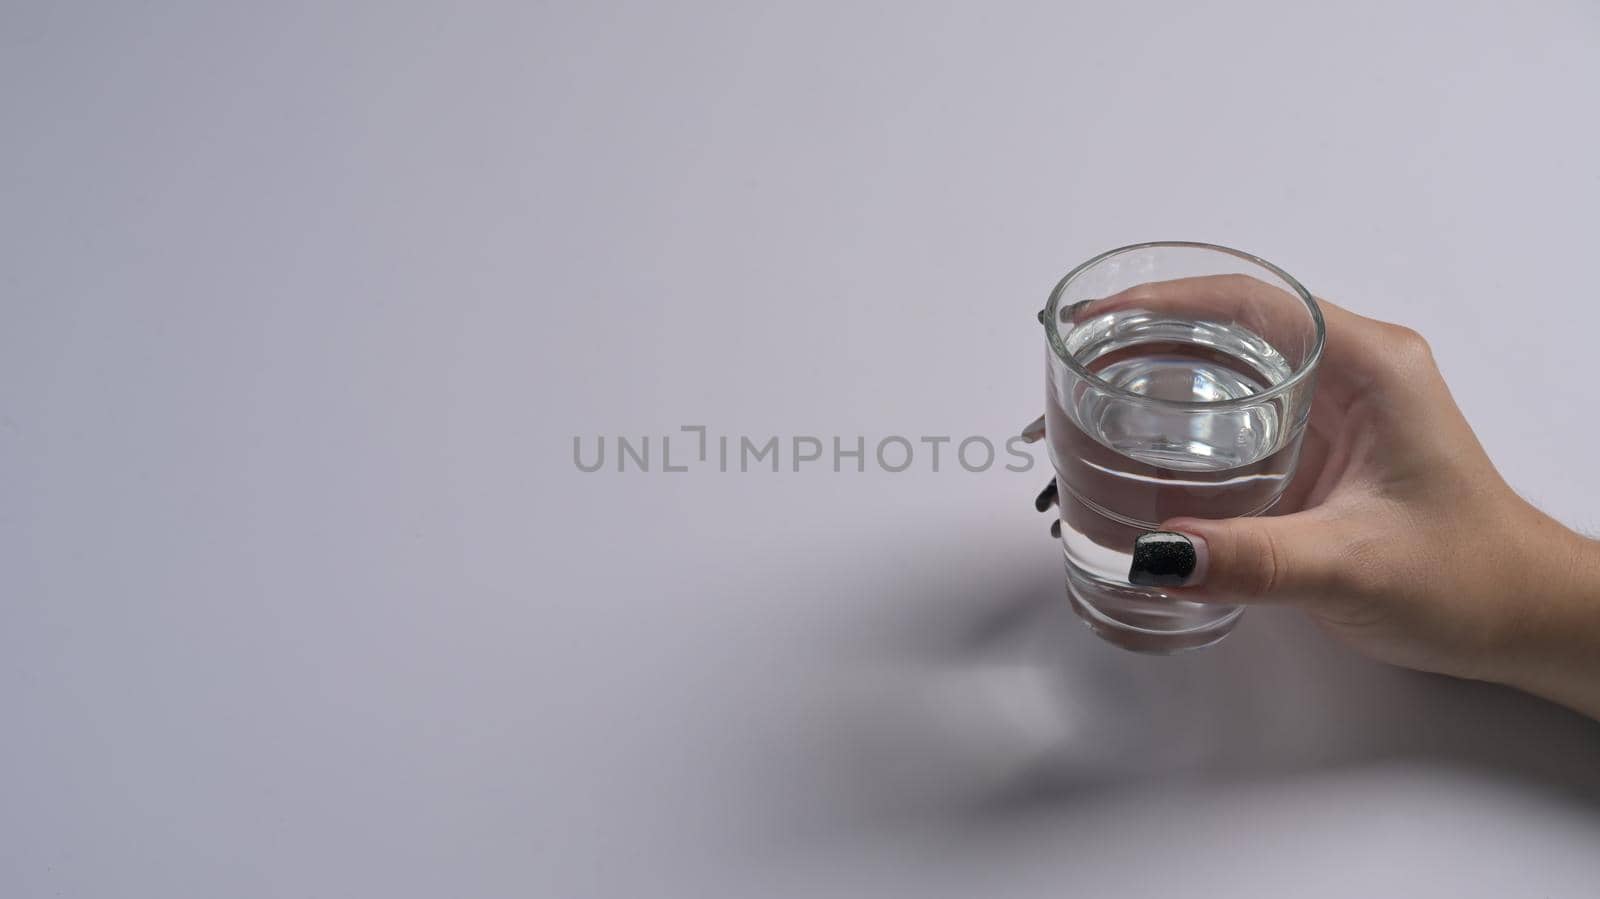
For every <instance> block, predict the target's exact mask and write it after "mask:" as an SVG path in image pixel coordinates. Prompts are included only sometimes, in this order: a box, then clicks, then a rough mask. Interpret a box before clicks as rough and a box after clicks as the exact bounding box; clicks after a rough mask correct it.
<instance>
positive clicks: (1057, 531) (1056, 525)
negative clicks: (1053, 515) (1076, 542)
mask: <svg viewBox="0 0 1600 899" xmlns="http://www.w3.org/2000/svg"><path fill="white" fill-rule="evenodd" d="M1050 536H1052V537H1054V538H1056V539H1057V540H1060V539H1061V519H1059V518H1057V519H1056V520H1055V521H1052V522H1050Z"/></svg>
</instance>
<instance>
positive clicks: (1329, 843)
mask: <svg viewBox="0 0 1600 899" xmlns="http://www.w3.org/2000/svg"><path fill="white" fill-rule="evenodd" d="M1597 46H1600V7H1597V6H1595V5H1594V4H1593V3H1590V2H1581V0H1574V2H1567V3H1556V2H1549V3H1526V4H1519V5H1517V6H1516V7H1515V9H1513V6H1512V5H1510V4H1466V3H1442V2H1441V3H1432V4H1396V3H1337V4H1285V3H1259V4H1238V3H1224V4H1209V3H1170V4H1117V3H1040V4H1033V5H1025V4H1002V3H983V4H959V5H956V4H940V3H900V4H876V3H872V4H859V3H851V4H828V3H781V4H773V3H721V4H713V3H675V4H665V3H662V4H645V3H638V4H617V3H549V2H535V3H531V4H529V3H506V4H503V5H496V4H482V3H451V4H444V3H439V4H433V5H431V6H423V5H418V4H396V3H371V4H365V5H352V4H320V3H319V4H294V5H285V4H253V5H248V6H246V5H238V6H233V5H222V4H213V3H195V4H192V5H186V6H179V5H175V4H133V3H115V4H112V3H106V4H99V5H88V4H75V3H31V2H24V3H16V2H13V3H9V4H6V5H5V7H4V8H3V9H0V123H3V126H0V127H3V140H0V261H3V264H0V304H3V306H0V313H3V316H0V894H4V895H6V896H16V897H31V896H57V895H60V896H152V897H171V896H244V897H248V896H296V897H301V896H384V897H397V896H495V895H500V896H551V897H576V896H607V897H610V896H625V897H645V896H649V897H655V896H663V897H665V896H695V897H700V896H739V897H748V896H784V895H829V894H832V895H847V896H848V895H854V896H861V895H869V894H870V895H885V896H890V895H903V896H918V897H929V896H953V897H965V896H985V897H991V896H996V897H997V896H1051V897H1055V896H1063V895H1085V896H1091V895H1094V896H1098V895H1136V896H1137V895H1150V896H1156V895H1161V896H1170V895H1204V894H1209V893H1212V892H1220V891H1221V890H1223V889H1224V888H1226V889H1227V890H1228V891H1229V892H1230V893H1231V894H1232V895H1237V896H1272V897H1279V896H1283V895H1285V894H1293V895H1296V896H1345V895H1363V894H1369V895H1408V896H1421V895H1436V896H1450V897H1457V896H1467V895H1515V896H1536V895H1538V896H1545V895H1548V896H1565V895H1592V891H1593V889H1594V884H1595V883H1596V882H1597V880H1600V852H1596V846H1597V845H1600V842H1597V840H1600V725H1595V724H1593V723H1590V722H1586V721H1583V720H1581V719H1579V718H1577V717H1576V716H1574V715H1571V714H1569V713H1566V712H1564V711H1562V710H1559V709H1556V708H1554V707H1552V706H1548V705H1546V704H1544V703H1541V702H1538V701H1535V700H1532V699H1528V698H1526V697H1522V696H1520V695H1517V694H1514V693H1511V692H1509V691H1505V690H1500V689H1498V688H1494V687H1489V686H1485V685H1476V684H1463V683H1457V682H1452V681H1447V680H1444V679H1441V678H1434V677H1426V676H1421V675H1413V674H1409V673H1405V672H1400V671H1394V670H1390V669H1385V668H1382V667H1379V666H1376V665H1373V664H1371V663H1367V662H1365V661H1363V660H1361V659H1358V658H1356V657H1354V656H1352V655H1350V654H1348V653H1347V652H1346V651H1344V650H1343V649H1341V648H1339V647H1337V646H1335V645H1332V644H1330V643H1328V642H1327V641H1326V640H1324V639H1323V638H1322V637H1321V636H1320V635H1319V634H1318V633H1316V632H1315V631H1314V630H1312V629H1310V628H1309V627H1307V626H1306V625H1305V624H1304V623H1303V622H1301V621H1300V620H1299V619H1298V618H1297V617H1296V615H1295V614H1294V613H1292V612H1289V611H1283V610H1276V611H1275V610H1255V611H1252V612H1251V613H1249V614H1248V615H1247V616H1246V619H1245V621H1244V623H1243V624H1242V625H1241V627H1240V629H1239V630H1238V632H1237V633H1235V634H1234V635H1233V636H1232V637H1231V638H1229V639H1228V640H1227V641H1226V642H1224V643H1223V644H1222V645H1220V646H1218V647H1216V648H1215V649H1212V650H1209V651H1206V652H1203V653H1198V654H1191V655H1187V656H1182V657H1177V658H1167V659H1159V658H1157V659H1152V658H1145V657H1139V656H1133V655H1128V654H1124V653H1121V652H1119V651H1117V650H1115V649H1112V648H1110V647H1108V646H1105V645H1102V644H1100V643H1098V642H1097V641H1096V640H1095V639H1094V638H1093V637H1092V636H1091V635H1090V634H1089V633H1088V632H1087V631H1085V630H1084V629H1083V628H1082V627H1081V626H1079V625H1078V624H1077V622H1076V621H1075V620H1074V619H1073V618H1072V617H1071V613H1070V611H1069V610H1067V609H1066V607H1065V604H1064V602H1063V601H1062V598H1061V587H1062V585H1061V570H1060V558H1059V554H1058V552H1057V551H1056V550H1055V548H1054V547H1053V545H1052V542H1051V541H1050V539H1049V538H1048V536H1047V535H1046V533H1045V519H1043V518H1042V517H1041V516H1038V515H1037V514H1036V513H1034V512H1033V511H1032V509H1031V507H1030V503H1031V499H1032V497H1033V495H1034V493H1035V492H1036V491H1037V490H1038V488H1039V487H1040V486H1042V485H1043V482H1044V480H1045V478H1046V475H1045V473H1044V468H1045V463H1044V461H1043V454H1042V452H1039V453H1036V460H1037V464H1036V466H1035V468H1034V470H1033V471H1030V472H1028V473H1025V474H1015V473H1009V472H1006V471H1004V470H1001V469H999V468H996V469H995V470H991V471H988V472H985V473H982V474H969V473H967V472H964V471H961V470H960V469H959V468H956V467H955V466H953V465H951V464H950V462H949V457H948V456H946V458H945V460H944V464H943V466H942V470H941V471H940V472H938V473H934V472H932V471H931V470H930V468H929V466H928V464H927V461H926V459H925V458H919V460H918V462H917V464H916V465H914V466H913V468H912V469H911V470H909V471H907V472H905V473H902V474H888V473H885V472H882V471H875V470H871V469H873V468H875V467H876V466H875V465H872V464H871V462H870V460H869V471H868V472H867V473H865V474H857V473H854V472H850V471H846V472H842V473H838V474H836V473H834V472H833V471H832V470H831V466H830V465H828V464H826V463H824V464H820V465H812V466H809V467H807V468H806V469H805V470H803V471H801V472H800V473H798V474H797V473H793V472H792V471H789V470H788V450H787V448H786V449H785V451H784V452H785V455H784V466H785V471H784V472H782V473H778V474H774V473H772V472H770V471H763V472H750V473H747V474H738V473H727V474H723V473H719V472H717V471H716V470H715V469H714V467H709V466H704V465H701V466H697V467H695V468H694V470H692V471H690V472H688V473H682V474H668V473H663V472H662V471H660V467H659V466H660V461H659V455H658V454H659V440H660V439H661V435H664V434H667V433H677V429H678V428H679V426H680V425H686V424H702V425H707V426H709V427H710V428H711V429H712V433H713V434H729V435H735V436H737V435H751V436H753V437H756V438H758V439H761V440H764V439H765V437H766V436H768V435H780V436H785V437H787V436H788V435H795V434H808V435H819V436H822V437H823V438H824V439H827V438H829V437H831V436H833V435H839V436H842V437H843V438H845V439H846V441H848V442H853V439H854V437H855V436H856V435H863V436H865V437H866V438H867V439H868V440H869V446H870V445H871V443H870V441H876V440H877V439H878V438H880V437H883V436H885V435H890V434H901V435H907V436H910V437H912V438H913V439H915V438H916V437H918V436H920V435H953V436H956V437H958V438H959V437H963V436H968V435H985V436H988V437H990V438H991V439H995V440H999V439H1002V438H1004V437H1005V436H1007V435H1009V434H1011V433H1014V432H1015V430H1016V429H1017V428H1018V427H1020V426H1021V425H1022V424H1023V423H1024V422H1026V421H1027V420H1028V419H1030V418H1032V417H1033V416H1034V415H1036V414H1037V413H1038V411H1039V408H1038V407H1039V403H1040V397H1041V393H1042V366H1043V341H1042V336H1041V334H1040V331H1039V328H1038V325H1037V323H1036V322H1035V321H1034V318H1033V314H1034V312H1035V310H1037V309H1038V308H1039V306H1040V305H1041V303H1042V302H1043V300H1044V297H1045V294H1046V293H1047V291H1048V290H1049V288H1050V287H1051V286H1052V285H1053V284H1054V282H1055V281H1056V280H1057V278H1059V277H1060V275H1061V274H1063V273H1064V272H1065V271H1066V270H1067V269H1068V268H1070V267H1071V266H1072V265H1073V264H1075V263H1077V262H1079V261H1081V260H1082V259H1084V258H1087V257H1088V256H1090V255H1092V254H1094V253H1097V252H1099V251H1101V250H1104V249H1107V248H1110V247H1113V246H1117V245H1120V244H1124V243H1129V242H1133V241H1137V240H1150V239H1190V240H1206V241H1213V242H1219V243H1225V244H1229V245H1233V246H1238V247H1241V248H1244V249H1247V250H1250V251H1253V252H1257V253H1260V254H1261V255H1263V256H1265V257H1266V258H1268V259H1271V260H1272V261H1274V262H1276V263H1278V264H1280V265H1282V266H1283V267H1284V268H1286V269H1287V270H1289V271H1290V272H1292V273H1294V274H1295V275H1296V276H1298V277H1299V278H1300V279H1301V280H1302V281H1304V282H1305V283H1306V284H1308V285H1309V286H1310V287H1311V288H1312V289H1313V290H1315V291H1316V292H1318V293H1320V294H1322V295H1324V296H1327V297H1330V298H1334V299H1336V300H1338V301H1339V302H1341V303H1344V304H1346V305H1348V306H1349V307H1351V308H1353V309H1355V310H1357V311H1360V312H1364V313H1367V314H1371V315H1375V316H1379V317H1382V318H1386V319H1391V320H1395V321H1399V322H1403V323H1405V324H1408V325H1411V326H1413V327H1416V328H1418V329H1419V330H1421V331H1423V332H1424V333H1425V334H1427V335H1428V336H1429V338H1430V339H1431V340H1432V342H1433V345H1434V348H1435V351H1436V354H1437V356H1438V358H1439V361H1440V364H1441V366H1442V367H1443V369H1444V371H1445V374H1446V376H1447V377H1448V379H1449V380H1450V383H1451V384H1452V385H1453V388H1454V390H1455V392H1456V396H1457V398H1458V399H1459V401H1460V404H1461V406H1462V407H1463V409H1464V410H1465V412H1466V413H1467V415H1468V416H1469V417H1470V418H1471V420H1472V421H1473V422H1474V424H1475V425H1476V426H1477V428H1478V431H1479V434H1480V435H1481V437H1482V439H1483V442H1484V443H1485V445H1486V446H1487V448H1488V450H1489V452H1490V453H1491V454H1492V455H1493V457H1494V458H1495V460H1496V461H1497V463H1498V464H1499V465H1500V466H1501V467H1502V469H1503V470H1504V471H1505V473H1506V475H1507V477H1508V478H1509V479H1510V481H1511V482H1512V483H1513V484H1514V485H1515V486H1516V487H1517V488H1518V489H1519V490H1521V491H1522V492H1524V493H1525V494H1526V495H1528V496H1529V497H1530V498H1532V499H1533V500H1535V501H1536V502H1537V503H1539V504H1540V505H1541V506H1542V507H1544V508H1545V509H1547V510H1549V511H1550V512H1551V513H1553V514H1555V515H1556V516H1558V517H1560V518H1561V519H1562V520H1564V521H1566V522H1567V523H1569V524H1571V525H1574V526H1578V527H1594V526H1595V525H1596V524H1597V521H1600V516H1597V513H1596V511H1595V508H1596V504H1595V500H1596V498H1597V497H1600V472H1597V470H1596V469H1595V467H1594V466H1593V465H1592V464H1591V463H1592V461H1593V459H1594V452H1593V446H1594V445H1595V444H1596V442H1597V441H1600V431H1597V430H1596V424H1595V422H1596V421H1597V419H1596V416H1595V415H1594V409H1595V404H1596V393H1595V390H1596V388H1595V384H1596V381H1595V377H1594V371H1595V368H1594V362H1593V357H1594V354H1595V346H1594V337H1593V335H1594V334H1596V333H1600V306H1597V303H1596V300H1597V294H1596V290H1595V287H1594V273H1595V266H1596V257H1595V238H1596V228H1595V210H1596V209H1597V208H1600V165H1597V163H1596V160H1597V159H1600V116H1596V114H1595V110H1596V96H1597V88H1600V53H1597V52H1596V49H1597ZM619 434H622V435H627V436H630V437H632V438H635V439H636V438H637V437H640V436H643V435H647V434H648V435H654V437H653V440H652V443H653V444H654V446H653V450H652V452H653V453H656V454H657V458H656V460H655V465H653V466H652V470H651V471H650V472H649V473H638V472H631V471H630V472H629V473H626V474H619V473H617V472H616V471H615V469H614V468H611V467H608V470H604V471H601V472H596V473H594V474H584V473H581V472H579V471H578V470H577V469H576V468H575V467H574V465H573V461H572V439H573V437H574V436H579V435H581V436H583V437H584V438H585V446H586V447H592V446H593V441H594V439H595V438H597V437H598V436H600V435H605V436H606V438H607V440H608V441H609V440H613V439H614V438H615V436H616V435H619ZM680 439H681V438H680ZM690 446H692V443H690V442H685V443H683V444H681V445H680V444H679V443H676V442H675V443H674V453H675V456H676V454H678V453H679V452H680V451H681V450H684V449H687V448H688V447H690ZM612 449H613V450H614V444H613V447H612ZM611 461H614V458H613V459H612V460H611ZM674 461H678V459H677V458H675V459H674ZM1427 575H1428V573H1427V572H1426V571H1422V570H1419V571H1418V572H1416V576H1417V577H1419V578H1420V577H1426V576H1427Z"/></svg>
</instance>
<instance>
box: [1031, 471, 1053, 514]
mask: <svg viewBox="0 0 1600 899" xmlns="http://www.w3.org/2000/svg"><path fill="white" fill-rule="evenodd" d="M1056 495H1057V494H1056V479H1055V478H1051V479H1050V483H1048V484H1046V485H1045V487H1044V489H1043V490H1041V491H1039V495H1038V496H1037V497H1035V498H1034V500H1033V507H1034V508H1035V509H1038V510H1039V511H1040V512H1043V511H1044V510H1046V509H1048V508H1050V507H1051V506H1053V505H1055V502H1056Z"/></svg>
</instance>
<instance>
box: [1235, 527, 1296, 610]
mask: <svg viewBox="0 0 1600 899" xmlns="http://www.w3.org/2000/svg"><path fill="white" fill-rule="evenodd" d="M1229 531H1230V533H1229V541H1228V542H1229V543H1230V544H1231V545H1230V546H1229V549H1230V550H1231V556H1232V558H1233V560H1234V563H1235V564H1234V571H1233V578H1232V580H1233V582H1234V583H1233V588H1234V589H1236V590H1239V591H1241V592H1243V593H1246V594H1248V595H1251V596H1262V595H1266V594H1269V593H1272V592H1273V591H1274V590H1276V589H1277V588H1278V586H1279V585H1280V584H1282V583H1283V582H1284V576H1285V571H1284V559H1283V554H1282V552H1281V551H1280V547H1279V546H1278V543H1277V541H1276V540H1274V539H1273V537H1272V532H1271V530H1270V529H1267V528H1260V527H1248V528H1247V527H1237V526H1236V527H1233V528H1230V529H1229Z"/></svg>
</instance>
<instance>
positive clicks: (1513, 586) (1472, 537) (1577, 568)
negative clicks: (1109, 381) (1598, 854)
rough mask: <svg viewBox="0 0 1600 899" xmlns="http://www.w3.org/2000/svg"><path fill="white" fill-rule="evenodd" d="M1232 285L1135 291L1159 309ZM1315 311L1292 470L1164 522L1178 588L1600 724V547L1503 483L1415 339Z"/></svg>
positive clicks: (1044, 498)
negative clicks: (1272, 609)
mask: <svg viewBox="0 0 1600 899" xmlns="http://www.w3.org/2000/svg"><path fill="white" fill-rule="evenodd" d="M1238 277H1239V276H1224V278H1223V279H1221V280H1219V279H1213V278H1205V279H1190V280H1186V281H1173V282H1164V283H1162V284H1156V285H1144V286H1143V287H1141V288H1135V289H1134V291H1130V292H1126V293H1129V294H1133V293H1135V292H1137V297H1138V299H1139V300H1140V301H1141V302H1144V303H1145V304H1146V305H1150V300H1151V297H1152V296H1156V297H1157V302H1158V303H1159V298H1160V297H1176V296H1182V295H1185V294H1190V295H1192V294H1193V293H1195V292H1196V291H1200V292H1212V291H1214V290H1215V288H1216V287H1217V286H1218V285H1224V286H1227V285H1231V286H1233V287H1236V288H1237V287H1238V286H1239V285H1236V284H1232V283H1231V279H1238ZM1241 280H1248V279H1241ZM1250 285H1252V286H1251V287H1250V289H1261V288H1264V287H1265V285H1262V284H1260V282H1254V281H1251V282H1250ZM1268 289H1270V288H1268ZM1118 301H1119V298H1117V297H1113V298H1110V299H1108V300H1104V301H1100V302H1097V303H1096V304H1095V306H1096V308H1095V309H1094V310H1092V312H1090V313H1088V314H1100V313H1101V312H1103V311H1105V309H1104V308H1103V307H1101V303H1105V304H1110V303H1113V302H1118ZM1120 301H1121V302H1127V299H1126V298H1123V299H1121V300H1120ZM1319 305H1320V306H1321V309H1322V312H1323V317H1324V320H1325V322H1326V326H1327V342H1326V346H1325V350H1324V356H1323V360H1322V363H1321V369H1320V372H1319V377H1318V383H1317V392H1316V398H1315V402H1314V404H1313V407H1312V413H1311V418H1310V422H1309V424H1308V427H1307V432H1306V435H1305V439H1304V443H1303V445H1302V449H1301V457H1300V463H1299V467H1298V469H1297V471H1296V474H1295V477H1294V479H1293V481H1292V482H1291V484H1290V485H1289V487H1288V489H1287V490H1286V491H1285V493H1284V496H1283V499H1282V500H1281V501H1280V503H1279V505H1278V506H1277V507H1276V508H1275V509H1274V512H1273V514H1272V515H1271V516H1268V517H1260V518H1235V519H1226V520H1208V519H1200V518H1175V519H1171V520H1168V521H1166V522H1163V524H1162V530H1166V531H1174V532H1177V533H1181V534H1184V535H1186V536H1188V537H1189V538H1190V539H1191V540H1192V541H1193V542H1194V543H1195V545H1196V549H1197V551H1198V553H1199V555H1200V556H1201V557H1202V559H1203V560H1204V561H1203V563H1202V564H1201V565H1199V566H1197V568H1196V571H1195V576H1194V580H1195V581H1196V582H1195V583H1192V584H1191V585H1188V586H1185V587H1182V588H1178V591H1177V592H1180V593H1181V594H1182V595H1183V596H1184V598H1186V599H1194V600H1196V601H1201V602H1205V601H1215V602H1228V603H1235V602H1244V603H1264V602H1272V603H1286V604H1292V605H1295V606H1297V607H1299V608H1301V609H1304V610H1305V612H1306V613H1307V614H1309V615H1310V616H1311V617H1312V618H1313V619H1314V620H1315V621H1316V622H1317V623H1318V624H1319V625H1320V626H1321V627H1322V628H1323V629H1324V630H1325V631H1327V632H1328V633H1330V634H1332V635H1333V636H1334V637H1336V638H1338V639H1340V640H1342V641H1344V642H1345V643H1347V644H1349V645H1351V646H1352V647H1354V648H1356V649H1357V650H1359V651H1360V652H1362V653H1364V654H1366V655H1368V656H1371V657H1373V658H1377V659H1380V660H1383V661H1386V662H1391V663H1394V664H1398V665H1404V666H1406V667H1409V668H1417V669H1422V670H1426V671H1436V672H1441V673H1445V674H1452V675H1456V676H1461V677H1471V678H1479V679H1484V680H1494V681H1501V682H1505V683H1509V684H1512V685H1515V686H1519V687H1522V688H1524V689H1528V690H1531V691H1533V692H1536V693H1540V694H1542V695H1545V696H1548V697H1550V698H1553V699H1556V700H1557V701H1560V702H1564V703H1566V704H1568V705H1571V706H1573V707H1575V708H1578V709H1579V710H1581V711H1584V712H1586V713H1587V714H1589V715H1591V716H1595V717H1600V544H1597V543H1595V542H1594V541H1590V540H1587V539H1585V538H1583V537H1581V536H1579V535H1577V534H1575V533H1574V532H1572V531H1570V530H1568V529H1567V528H1565V527H1563V526H1561V525H1560V524H1558V523H1557V522H1556V521H1554V520H1553V519H1551V518H1550V517H1549V516H1547V515H1545V514H1544V513H1542V512H1540V511H1539V510H1537V509H1535V508H1534V507H1533V506H1532V505H1530V504H1529V503H1527V502H1526V501H1525V500H1523V499H1522V498H1521V497H1520V496H1518V495H1517V494H1516V493H1515V492H1514V491H1513V490H1512V489H1511V488H1510V487H1509V486H1508V485H1507V484H1506V483H1505V481H1504V479H1502V478H1501V477H1500V474H1499V472H1497V471H1496V470H1495V468H1494V465H1493V464H1492V463H1491V462H1490V461H1489V458H1488V456H1487V455H1486V454H1485V453H1484V450H1483V447H1482V446H1481V445H1480V444H1479V442H1478V440H1477V437H1476V436H1475V435H1474V434H1473V432H1472V428H1471V427H1470V426H1469V425H1468V424H1467V422H1466V419H1465V418H1464V417H1463V416H1462V414H1461V411H1460V409H1458V408H1457V406H1456V404H1455V400H1454V399H1453V398H1452V397H1451V395H1450V391H1449V388H1448V387H1447V386H1446V385H1445V382H1444V379H1443V377H1442V376H1441V375H1440V373H1439V369H1438V367H1437V366H1436V365H1435V363H1434V360H1433V356H1432V353H1431V352H1430V350H1429V348H1428V344H1427V342H1426V341H1424V340H1423V338H1422V337H1421V336H1420V335H1418V334H1417V333H1416V332H1414V331H1412V330H1410V329H1408V328H1404V327H1400V326H1397V325H1392V324H1386V323H1383V322H1379V321H1375V320H1372V319H1369V318H1364V317H1362V316H1359V315H1356V314H1354V313H1352V312H1349V311H1347V310H1345V309H1342V308H1340V307H1338V306H1336V305H1334V304H1332V303H1328V302H1326V301H1321V300H1319ZM1031 430H1032V428H1031V427H1030V431H1031ZM1025 436H1031V435H1030V434H1028V433H1026V432H1025ZM1046 490H1047V494H1046V495H1041V497H1040V500H1039V503H1040V505H1042V506H1045V507H1048V505H1049V504H1050V502H1051V501H1053V499H1054V496H1053V493H1052V492H1051V488H1046Z"/></svg>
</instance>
